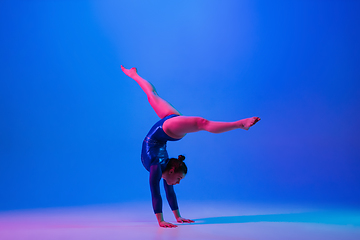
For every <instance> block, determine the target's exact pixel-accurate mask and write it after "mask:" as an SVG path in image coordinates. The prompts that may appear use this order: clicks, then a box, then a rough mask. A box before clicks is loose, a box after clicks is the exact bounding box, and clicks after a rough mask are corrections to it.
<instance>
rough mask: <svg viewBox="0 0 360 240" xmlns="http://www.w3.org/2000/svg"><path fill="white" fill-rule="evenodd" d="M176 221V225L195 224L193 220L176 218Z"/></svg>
mask: <svg viewBox="0 0 360 240" xmlns="http://www.w3.org/2000/svg"><path fill="white" fill-rule="evenodd" d="M176 221H177V222H178V223H193V222H195V221H194V220H191V219H186V218H182V217H178V218H176Z"/></svg>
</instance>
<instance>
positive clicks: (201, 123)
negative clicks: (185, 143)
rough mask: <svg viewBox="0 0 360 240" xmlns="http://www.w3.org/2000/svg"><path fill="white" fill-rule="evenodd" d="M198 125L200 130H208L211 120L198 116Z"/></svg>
mask: <svg viewBox="0 0 360 240" xmlns="http://www.w3.org/2000/svg"><path fill="white" fill-rule="evenodd" d="M196 125H197V127H198V129H199V130H206V127H207V126H208V125H209V120H207V119H205V118H202V117H197V119H196Z"/></svg>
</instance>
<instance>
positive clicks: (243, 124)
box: [239, 117, 261, 130]
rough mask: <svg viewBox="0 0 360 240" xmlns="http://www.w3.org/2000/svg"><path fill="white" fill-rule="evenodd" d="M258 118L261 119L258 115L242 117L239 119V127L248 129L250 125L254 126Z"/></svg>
mask: <svg viewBox="0 0 360 240" xmlns="http://www.w3.org/2000/svg"><path fill="white" fill-rule="evenodd" d="M260 120H261V119H260V118H259V117H251V118H246V119H242V120H240V121H239V122H240V123H241V126H240V128H241V129H244V130H249V128H250V127H252V126H254V125H255V123H257V122H258V121H260Z"/></svg>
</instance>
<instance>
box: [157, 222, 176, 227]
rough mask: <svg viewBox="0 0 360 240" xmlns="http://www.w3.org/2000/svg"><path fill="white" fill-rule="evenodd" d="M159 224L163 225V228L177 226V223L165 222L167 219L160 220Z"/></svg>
mask: <svg viewBox="0 0 360 240" xmlns="http://www.w3.org/2000/svg"><path fill="white" fill-rule="evenodd" d="M159 226H160V227H163V228H176V227H177V225H175V224H172V223H169V222H165V221H161V222H159Z"/></svg>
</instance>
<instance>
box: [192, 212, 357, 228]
mask: <svg viewBox="0 0 360 240" xmlns="http://www.w3.org/2000/svg"><path fill="white" fill-rule="evenodd" d="M194 220H195V223H192V224H223V223H251V222H296V223H319V224H336V225H350V226H356V227H358V226H360V214H359V213H351V212H308V213H290V214H269V215H251V216H227V217H211V218H200V219H194Z"/></svg>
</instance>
